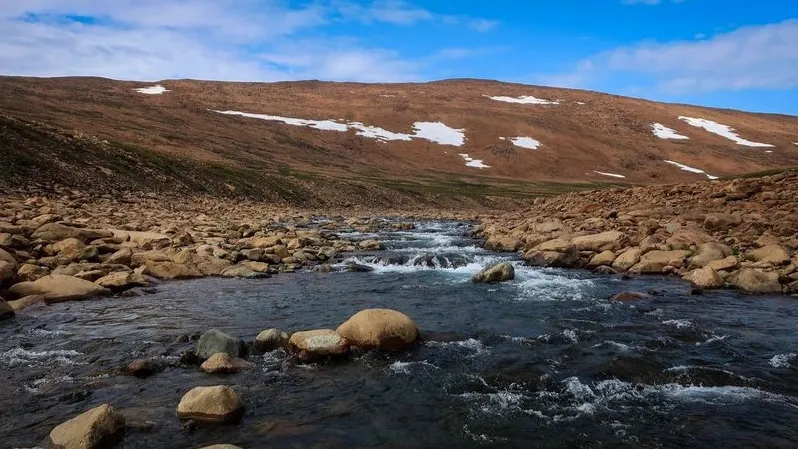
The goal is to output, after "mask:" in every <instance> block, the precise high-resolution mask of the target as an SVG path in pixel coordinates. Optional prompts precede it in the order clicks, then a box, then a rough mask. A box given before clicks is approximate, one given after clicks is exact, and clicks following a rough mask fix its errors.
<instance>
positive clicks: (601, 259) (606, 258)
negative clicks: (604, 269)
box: [587, 250, 615, 268]
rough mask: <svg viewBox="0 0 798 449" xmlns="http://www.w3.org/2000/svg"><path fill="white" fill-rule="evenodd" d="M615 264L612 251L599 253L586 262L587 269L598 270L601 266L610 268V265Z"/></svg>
mask: <svg viewBox="0 0 798 449" xmlns="http://www.w3.org/2000/svg"><path fill="white" fill-rule="evenodd" d="M613 262H615V253H614V252H613V251H609V250H607V251H603V252H601V253H598V254H596V255H595V256H593V257H592V258H590V262H588V264H587V267H588V268H598V267H600V266H602V265H604V266H612V263H613Z"/></svg>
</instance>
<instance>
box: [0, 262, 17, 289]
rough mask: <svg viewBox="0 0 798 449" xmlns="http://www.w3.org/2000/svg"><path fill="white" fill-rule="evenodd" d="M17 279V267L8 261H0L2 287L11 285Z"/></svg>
mask: <svg viewBox="0 0 798 449" xmlns="http://www.w3.org/2000/svg"><path fill="white" fill-rule="evenodd" d="M16 279H17V266H16V263H15V264H11V263H9V262H8V261H5V260H0V287H2V286H4V285H11V284H13V283H14V282H15V281H16Z"/></svg>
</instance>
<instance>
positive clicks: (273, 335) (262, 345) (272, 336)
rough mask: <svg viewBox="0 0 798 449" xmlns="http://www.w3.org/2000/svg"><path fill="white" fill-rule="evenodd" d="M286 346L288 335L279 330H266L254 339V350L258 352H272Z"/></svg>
mask: <svg viewBox="0 0 798 449" xmlns="http://www.w3.org/2000/svg"><path fill="white" fill-rule="evenodd" d="M286 344H288V334H286V333H285V332H283V331H281V330H280V329H266V330H265V331H263V332H261V333H259V334H258V336H257V337H255V349H257V350H258V351H263V352H266V351H273V350H275V349H277V348H282V347H283V346H285V345H286Z"/></svg>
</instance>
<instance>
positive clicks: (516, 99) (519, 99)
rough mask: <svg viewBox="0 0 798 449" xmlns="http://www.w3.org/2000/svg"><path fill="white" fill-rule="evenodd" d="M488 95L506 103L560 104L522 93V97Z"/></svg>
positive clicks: (492, 98)
mask: <svg viewBox="0 0 798 449" xmlns="http://www.w3.org/2000/svg"><path fill="white" fill-rule="evenodd" d="M485 96H486V97H488V98H490V99H491V100H494V101H503V102H505V103H519V104H560V102H559V101H551V100H546V99H543V98H537V97H533V96H531V95H522V96H520V97H502V96H498V97H491V96H489V95H485Z"/></svg>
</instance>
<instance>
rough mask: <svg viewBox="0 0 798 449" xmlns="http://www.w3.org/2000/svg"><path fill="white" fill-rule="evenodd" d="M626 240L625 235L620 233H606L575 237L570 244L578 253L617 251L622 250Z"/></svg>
mask: <svg viewBox="0 0 798 449" xmlns="http://www.w3.org/2000/svg"><path fill="white" fill-rule="evenodd" d="M627 240H628V239H627V238H626V234H624V233H623V232H620V231H607V232H602V233H600V234H591V235H583V236H581V237H575V238H574V239H572V240H571V243H572V244H573V245H574V246H576V249H577V250H578V251H593V252H596V253H598V252H602V251H607V250H610V251H617V250H619V249H621V248H623V247H624V246H626V245H625V243H626V241H627Z"/></svg>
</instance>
